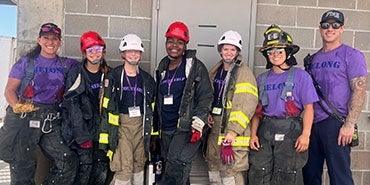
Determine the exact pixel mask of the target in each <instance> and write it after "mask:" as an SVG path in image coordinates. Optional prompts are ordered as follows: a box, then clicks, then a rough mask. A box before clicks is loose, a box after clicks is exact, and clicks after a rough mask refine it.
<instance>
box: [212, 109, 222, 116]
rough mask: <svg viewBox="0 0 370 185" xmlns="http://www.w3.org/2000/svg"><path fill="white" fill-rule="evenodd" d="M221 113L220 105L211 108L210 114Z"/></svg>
mask: <svg viewBox="0 0 370 185" xmlns="http://www.w3.org/2000/svg"><path fill="white" fill-rule="evenodd" d="M221 113H222V108H220V107H213V108H212V114H215V115H221Z"/></svg>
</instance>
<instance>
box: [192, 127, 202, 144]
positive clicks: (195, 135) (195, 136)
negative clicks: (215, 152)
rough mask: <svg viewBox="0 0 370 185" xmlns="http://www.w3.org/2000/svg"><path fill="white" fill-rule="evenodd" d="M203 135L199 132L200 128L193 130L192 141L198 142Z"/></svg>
mask: <svg viewBox="0 0 370 185" xmlns="http://www.w3.org/2000/svg"><path fill="white" fill-rule="evenodd" d="M201 136H202V133H201V132H199V131H198V130H195V131H194V132H193V135H191V138H190V142H191V143H196V142H197V141H200V138H201Z"/></svg>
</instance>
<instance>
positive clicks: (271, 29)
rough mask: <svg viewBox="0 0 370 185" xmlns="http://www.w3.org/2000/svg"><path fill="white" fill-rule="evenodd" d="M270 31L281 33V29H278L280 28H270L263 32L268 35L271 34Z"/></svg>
mask: <svg viewBox="0 0 370 185" xmlns="http://www.w3.org/2000/svg"><path fill="white" fill-rule="evenodd" d="M272 31H276V32H281V29H280V28H270V29H268V30H267V31H266V32H265V34H268V33H270V32H272Z"/></svg>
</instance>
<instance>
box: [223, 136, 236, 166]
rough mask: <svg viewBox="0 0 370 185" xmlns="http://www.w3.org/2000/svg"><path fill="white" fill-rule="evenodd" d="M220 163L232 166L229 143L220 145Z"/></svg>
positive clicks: (232, 156)
mask: <svg viewBox="0 0 370 185" xmlns="http://www.w3.org/2000/svg"><path fill="white" fill-rule="evenodd" d="M220 157H221V161H222V163H224V164H233V163H234V160H235V156H234V152H233V147H232V146H231V143H227V142H223V141H222V143H221V151H220Z"/></svg>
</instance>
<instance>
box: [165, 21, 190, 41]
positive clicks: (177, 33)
mask: <svg viewBox="0 0 370 185" xmlns="http://www.w3.org/2000/svg"><path fill="white" fill-rule="evenodd" d="M165 37H175V38H178V39H181V40H183V41H185V42H186V43H188V42H189V29H188V27H187V26H186V25H185V24H184V23H183V22H174V23H172V24H171V25H170V26H169V27H168V29H167V32H166V35H165Z"/></svg>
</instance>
